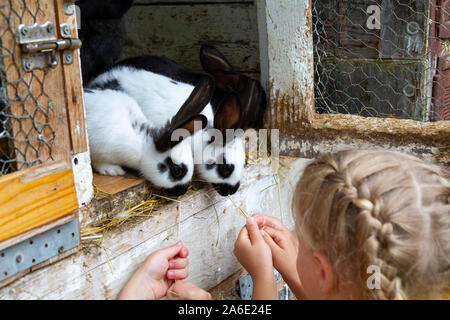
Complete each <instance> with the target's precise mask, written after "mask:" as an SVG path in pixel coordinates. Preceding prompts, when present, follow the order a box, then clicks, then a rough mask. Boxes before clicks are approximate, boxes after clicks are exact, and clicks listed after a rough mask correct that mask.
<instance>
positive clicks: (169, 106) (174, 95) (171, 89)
mask: <svg viewBox="0 0 450 320" xmlns="http://www.w3.org/2000/svg"><path fill="white" fill-rule="evenodd" d="M111 80H117V81H118V82H119V84H120V86H121V88H122V89H123V90H124V91H125V92H126V93H127V94H128V95H129V96H131V97H132V98H133V99H135V100H136V102H137V104H138V106H139V107H140V108H141V110H142V113H143V114H144V116H145V117H146V118H147V119H148V122H149V123H151V124H152V126H164V125H165V124H166V123H167V121H168V120H170V119H171V118H172V117H173V116H174V115H175V114H176V113H177V112H178V110H179V109H180V107H181V106H182V105H183V103H184V102H185V101H186V99H187V98H188V97H189V95H190V94H191V92H192V90H193V89H194V86H192V85H190V84H186V83H182V82H178V81H174V80H172V79H170V78H169V77H166V76H163V75H159V74H156V73H153V72H150V71H146V70H140V69H135V68H133V67H128V66H121V67H118V68H115V69H113V70H111V71H108V72H106V73H104V74H102V75H100V76H99V77H97V78H96V79H94V80H93V82H92V83H91V85H94V84H102V83H105V82H108V81H111ZM201 113H202V114H203V115H204V116H205V117H206V118H207V119H208V126H207V128H212V127H213V123H214V112H213V109H212V106H211V104H209V103H208V104H207V105H206V107H205V108H204V109H203V111H202V112H201ZM207 128H206V129H207ZM209 139H210V136H209V135H208V133H207V132H206V130H203V131H200V132H197V133H195V134H194V135H193V137H192V141H193V145H192V151H193V155H194V157H195V159H194V163H195V170H196V172H198V173H199V175H200V177H201V178H202V179H203V180H205V181H207V182H210V183H220V184H229V185H236V184H237V183H238V182H239V181H240V180H241V179H242V177H243V175H244V172H245V170H244V165H245V148H244V143H243V140H242V139H241V138H235V139H234V140H233V141H232V142H230V143H228V144H226V145H225V148H224V147H223V145H222V144H221V143H212V144H207V141H209ZM222 153H225V156H226V159H227V163H229V164H233V165H234V168H235V169H234V172H233V174H232V175H231V176H230V177H228V178H226V179H224V178H222V177H220V176H219V174H218V172H217V170H215V169H214V170H207V169H206V164H207V163H210V162H213V163H217V162H218V161H219V159H218V157H220V155H221V154H222ZM214 155H215V156H214ZM180 156H182V154H181V153H180ZM173 159H177V158H176V156H174V157H173Z"/></svg>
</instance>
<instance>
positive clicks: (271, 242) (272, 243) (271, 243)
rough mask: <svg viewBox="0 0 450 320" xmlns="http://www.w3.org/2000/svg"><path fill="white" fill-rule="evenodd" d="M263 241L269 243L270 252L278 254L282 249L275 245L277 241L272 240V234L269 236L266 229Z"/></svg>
mask: <svg viewBox="0 0 450 320" xmlns="http://www.w3.org/2000/svg"><path fill="white" fill-rule="evenodd" d="M263 239H264V241H265V242H266V243H267V245H268V246H269V248H270V251H272V252H277V251H278V250H280V249H281V248H280V247H279V246H278V245H277V244H276V243H275V241H274V240H273V239H272V237H271V236H270V234H269V233H268V232H266V229H264V235H263Z"/></svg>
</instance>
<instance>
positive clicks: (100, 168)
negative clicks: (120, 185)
mask: <svg viewBox="0 0 450 320" xmlns="http://www.w3.org/2000/svg"><path fill="white" fill-rule="evenodd" d="M95 170H96V171H97V172H98V173H100V174H102V175H105V176H123V175H124V174H125V171H124V170H123V169H122V167H121V166H118V165H115V164H107V163H102V164H99V165H96V166H95Z"/></svg>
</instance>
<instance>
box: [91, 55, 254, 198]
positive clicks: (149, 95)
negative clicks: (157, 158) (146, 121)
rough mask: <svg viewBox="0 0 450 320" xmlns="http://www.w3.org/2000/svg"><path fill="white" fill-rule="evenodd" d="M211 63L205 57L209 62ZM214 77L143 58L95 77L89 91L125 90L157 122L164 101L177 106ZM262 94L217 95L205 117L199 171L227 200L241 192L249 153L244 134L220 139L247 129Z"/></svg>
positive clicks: (197, 143) (198, 139) (196, 148)
mask: <svg viewBox="0 0 450 320" xmlns="http://www.w3.org/2000/svg"><path fill="white" fill-rule="evenodd" d="M208 58H209V56H208V57H206V58H205V63H207V62H208V61H207V60H208ZM237 77H238V78H239V75H238V76H237ZM210 78H211V76H209V75H207V74H205V73H204V72H197V71H193V70H190V69H188V68H186V67H184V66H182V65H180V64H178V63H176V62H174V61H172V60H170V59H167V58H163V57H157V56H140V57H135V58H130V59H127V60H124V61H122V62H119V63H118V64H116V66H114V67H113V68H112V69H111V70H109V71H108V72H106V73H104V74H102V75H100V76H98V77H97V78H95V79H94V80H93V81H92V82H91V84H90V87H91V88H120V89H121V90H123V91H124V92H126V93H127V94H129V95H130V96H132V97H133V98H134V99H136V101H137V102H138V105H139V106H140V107H141V109H142V111H143V113H144V115H145V116H146V117H147V118H152V117H155V115H154V113H153V108H152V105H154V104H155V103H158V100H159V99H161V98H162V99H163V100H164V101H165V102H166V105H167V106H170V105H175V106H176V105H177V99H180V98H178V96H180V95H181V99H183V97H185V96H186V95H187V94H188V92H189V90H192V85H193V84H195V83H197V82H198V81H199V80H200V79H210ZM257 93H259V91H258V90H257V89H255V88H254V84H253V83H249V85H247V86H244V88H241V91H240V92H239V93H237V92H228V93H222V91H217V90H215V91H214V94H213V97H212V99H211V101H212V102H211V105H207V106H206V107H205V109H204V110H203V112H202V114H204V115H205V116H206V117H207V119H208V127H207V129H205V130H204V131H202V134H201V135H199V134H196V135H195V136H194V139H193V152H194V163H195V168H196V171H197V172H198V173H199V175H200V177H201V178H202V179H203V180H205V181H207V182H210V183H212V184H213V186H214V187H215V189H216V190H217V191H218V192H219V193H220V194H221V195H223V196H226V195H229V194H233V193H235V192H236V191H237V189H238V188H239V185H240V180H241V179H242V176H243V174H244V171H245V169H244V168H245V148H244V143H243V138H242V134H240V135H239V134H238V135H236V136H232V138H231V139H229V141H224V139H216V138H217V133H218V132H219V133H222V134H223V136H222V137H225V133H226V129H239V128H242V129H246V128H248V127H249V123H248V121H247V120H246V118H245V116H244V115H248V114H250V112H249V109H250V108H252V107H254V101H255V100H256V98H255V96H256V94H257ZM169 101H170V102H169ZM169 109H170V107H169ZM161 110H164V109H161ZM252 117H254V115H253V114H252ZM251 121H253V118H251ZM212 129H216V130H212Z"/></svg>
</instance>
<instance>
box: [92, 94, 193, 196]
mask: <svg viewBox="0 0 450 320" xmlns="http://www.w3.org/2000/svg"><path fill="white" fill-rule="evenodd" d="M84 97H85V107H86V122H87V130H88V135H89V147H90V151H91V157H92V165H93V167H94V169H95V170H96V171H98V172H99V173H101V174H108V175H122V174H124V173H125V172H124V171H123V169H122V166H126V167H129V168H132V169H135V170H139V171H140V172H142V174H143V175H144V177H145V178H146V179H147V180H149V181H150V182H152V183H153V184H154V185H156V186H158V187H162V188H166V189H170V188H173V187H175V186H177V185H180V184H187V183H189V182H190V180H191V179H192V174H193V159H192V150H191V146H190V144H191V142H190V139H185V140H184V141H182V142H180V143H179V144H178V145H177V146H176V147H174V148H173V149H172V150H168V151H166V152H163V153H160V152H158V151H157V150H156V149H155V145H154V143H153V139H152V138H151V137H149V136H148V135H147V134H146V133H145V132H142V131H140V130H139V129H136V127H135V128H133V123H139V124H140V123H148V121H147V118H146V117H145V116H144V114H143V113H142V111H141V108H140V107H139V106H138V104H137V103H136V101H135V100H134V99H133V98H131V97H130V96H128V95H127V94H125V93H123V92H120V91H115V90H93V92H85V94H84ZM167 157H171V158H172V161H173V162H174V163H176V164H180V163H184V164H185V165H186V166H187V168H188V172H187V174H186V175H185V177H184V178H183V179H182V180H179V181H175V182H172V181H171V180H170V179H169V172H168V170H167V171H165V172H163V173H161V172H159V170H158V164H159V163H162V162H164V160H165V159H166V158H167Z"/></svg>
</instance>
